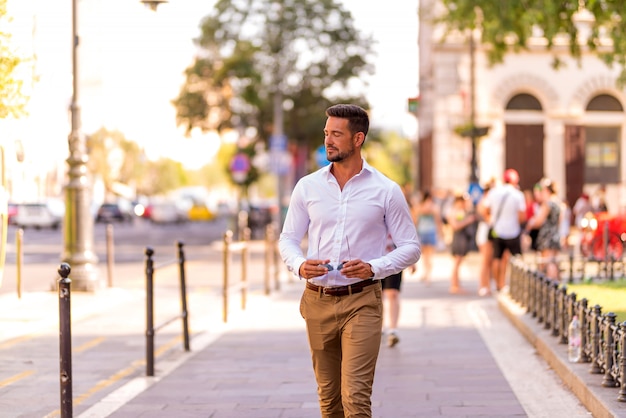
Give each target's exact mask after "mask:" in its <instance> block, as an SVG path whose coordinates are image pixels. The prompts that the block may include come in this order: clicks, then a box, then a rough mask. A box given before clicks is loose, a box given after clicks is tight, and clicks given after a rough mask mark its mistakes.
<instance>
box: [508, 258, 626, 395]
mask: <svg viewBox="0 0 626 418" xmlns="http://www.w3.org/2000/svg"><path fill="white" fill-rule="evenodd" d="M510 268H511V269H510V271H511V275H510V288H511V298H512V299H513V300H514V301H516V302H517V303H518V304H520V305H521V306H522V307H523V308H526V310H527V312H528V313H529V314H530V315H531V316H532V317H533V318H535V319H536V320H537V321H538V323H541V324H543V326H544V328H545V329H548V330H551V334H552V336H554V337H556V338H558V339H559V343H560V344H567V340H568V335H567V334H568V325H569V323H570V322H571V320H572V318H573V317H574V315H577V316H578V318H579V321H580V324H581V330H582V333H581V334H582V335H581V346H582V354H581V358H580V360H579V362H580V363H589V364H590V367H589V372H590V373H592V374H603V379H602V383H601V384H602V386H603V387H608V388H616V387H620V390H619V393H618V396H617V400H618V401H620V402H626V385H625V384H624V378H625V377H626V350H625V349H624V347H626V322H623V323H621V324H617V323H616V315H615V314H614V313H613V312H608V313H606V314H603V313H602V307H601V306H600V305H595V306H592V307H590V306H588V301H587V299H584V298H583V299H580V300H577V296H576V293H574V292H568V291H567V284H562V283H560V282H559V281H557V280H553V279H549V278H547V277H546V276H545V275H544V274H543V273H541V272H540V271H539V270H537V269H535V268H534V267H533V266H532V265H529V264H528V263H527V262H525V261H524V260H523V259H522V258H521V257H519V256H518V257H514V258H512V259H511V261H510Z"/></svg>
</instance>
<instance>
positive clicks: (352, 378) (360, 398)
mask: <svg viewBox="0 0 626 418" xmlns="http://www.w3.org/2000/svg"><path fill="white" fill-rule="evenodd" d="M300 313H301V314H302V317H303V318H304V319H305V321H306V327H307V334H308V339H309V346H310V349H311V357H312V360H313V371H314V372H315V378H316V380H317V386H318V389H317V393H318V397H319V403H320V410H321V413H322V418H344V417H350V418H356V417H359V418H361V417H366V418H370V417H371V416H372V405H371V396H372V385H373V383H374V371H375V369H376V360H377V359H378V351H379V349H380V339H381V332H382V290H381V287H380V283H376V284H374V285H371V286H367V287H365V288H363V291H362V292H361V293H356V294H352V295H346V296H327V295H324V294H322V292H321V291H315V290H310V289H305V290H304V294H303V295H302V299H301V302H300Z"/></svg>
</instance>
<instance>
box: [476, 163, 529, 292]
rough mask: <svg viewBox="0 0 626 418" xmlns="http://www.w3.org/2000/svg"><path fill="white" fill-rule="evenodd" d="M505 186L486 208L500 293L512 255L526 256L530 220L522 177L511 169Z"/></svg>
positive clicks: (492, 194) (496, 191) (493, 193)
mask: <svg viewBox="0 0 626 418" xmlns="http://www.w3.org/2000/svg"><path fill="white" fill-rule="evenodd" d="M503 180H504V183H503V184H500V185H498V186H496V187H495V188H493V189H492V190H491V191H489V194H488V195H487V196H486V197H485V202H484V205H483V206H482V207H483V210H484V213H483V216H485V218H486V219H489V221H490V225H491V231H493V232H492V233H491V237H490V239H492V240H493V259H494V261H495V263H494V268H495V269H494V273H493V275H494V277H495V279H496V288H497V290H502V289H503V288H504V287H505V285H506V266H507V264H508V262H509V258H510V256H511V255H516V254H521V253H522V244H521V239H520V238H521V233H522V226H521V225H522V224H523V223H524V222H525V221H526V200H525V199H524V193H522V192H521V191H520V190H519V174H518V173H517V171H516V170H514V169H512V168H509V169H508V170H506V171H505V172H504V178H503Z"/></svg>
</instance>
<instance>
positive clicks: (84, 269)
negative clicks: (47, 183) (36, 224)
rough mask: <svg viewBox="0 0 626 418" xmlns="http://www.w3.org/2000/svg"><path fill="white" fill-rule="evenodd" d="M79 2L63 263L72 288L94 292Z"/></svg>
mask: <svg viewBox="0 0 626 418" xmlns="http://www.w3.org/2000/svg"><path fill="white" fill-rule="evenodd" d="M77 3H78V0H72V78H73V79H72V102H71V104H70V113H71V126H72V130H71V132H70V135H69V138H68V145H69V157H68V159H67V164H68V167H69V168H68V183H67V185H66V186H65V222H64V224H63V237H64V242H65V245H64V250H63V256H62V258H63V261H64V262H66V263H68V264H69V265H70V266H71V267H72V289H73V290H79V291H95V290H97V289H98V288H99V287H100V286H101V282H100V280H99V278H98V272H97V263H98V257H97V256H96V254H95V252H94V250H93V247H94V245H93V236H94V235H93V217H92V216H91V196H90V192H91V184H90V180H89V176H88V172H87V160H88V158H87V146H86V141H85V137H84V135H83V133H82V132H81V118H80V105H79V71H78V48H79V44H80V38H79V36H78V27H77V26H78V25H77V23H78V6H77Z"/></svg>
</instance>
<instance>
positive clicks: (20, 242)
mask: <svg viewBox="0 0 626 418" xmlns="http://www.w3.org/2000/svg"><path fill="white" fill-rule="evenodd" d="M15 264H16V266H15V267H16V269H17V297H18V298H19V299H21V298H22V266H23V265H24V230H23V229H22V228H20V229H18V230H17V232H16V233H15Z"/></svg>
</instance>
